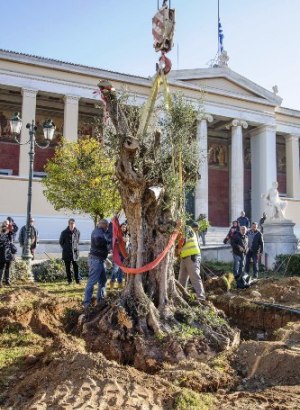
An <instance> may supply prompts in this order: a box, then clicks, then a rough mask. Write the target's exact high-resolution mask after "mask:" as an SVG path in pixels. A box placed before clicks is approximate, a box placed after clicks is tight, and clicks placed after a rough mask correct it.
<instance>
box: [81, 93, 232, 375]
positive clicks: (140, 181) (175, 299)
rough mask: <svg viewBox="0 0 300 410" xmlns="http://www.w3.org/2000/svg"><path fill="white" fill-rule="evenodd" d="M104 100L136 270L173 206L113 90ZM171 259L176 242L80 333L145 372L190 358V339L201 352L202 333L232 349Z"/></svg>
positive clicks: (153, 249) (170, 221)
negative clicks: (143, 159) (115, 139)
mask: <svg viewBox="0 0 300 410" xmlns="http://www.w3.org/2000/svg"><path fill="white" fill-rule="evenodd" d="M100 88H101V87H100ZM106 101H107V108H108V110H109V114H110V118H111V119H112V122H113V124H114V126H115V129H116V133H117V134H118V135H119V136H120V142H119V152H118V153H117V158H118V159H117V163H116V175H117V178H118V181H119V188H120V194H121V198H122V202H123V209H124V212H125V215H126V218H127V222H128V227H129V233H130V242H131V253H130V260H129V265H130V266H131V267H137V268H138V267H141V266H143V265H145V264H147V263H149V262H152V261H153V260H154V259H155V258H156V257H157V256H158V255H159V254H160V253H161V252H162V251H163V250H164V249H165V247H166V246H167V244H168V242H169V239H170V236H171V234H172V233H173V231H174V229H175V228H176V221H175V220H174V210H175V207H174V206H173V207H172V206H171V207H170V208H169V209H166V208H165V207H164V206H163V203H164V201H163V200H164V199H166V196H167V193H166V192H164V189H163V187H162V190H161V192H160V195H156V194H155V193H154V192H153V190H152V189H150V188H151V187H153V186H155V185H156V183H157V181H149V180H147V178H146V177H145V175H144V174H143V172H142V171H140V170H138V169H137V167H136V165H135V159H136V156H138V155H140V156H141V150H140V147H139V141H138V140H137V139H135V138H134V137H132V135H131V133H130V130H129V127H128V124H127V121H126V118H125V115H124V114H123V112H122V110H121V108H120V107H119V106H118V103H117V98H116V96H115V95H114V93H111V94H110V95H107V94H106ZM173 265H174V246H173V247H172V248H171V249H170V251H169V252H168V254H167V255H166V257H165V258H164V259H163V261H162V262H161V263H160V264H159V265H158V266H157V267H156V268H155V269H152V270H151V271H149V272H146V273H144V274H129V275H128V278H127V283H126V288H125V289H124V291H123V293H122V294H121V297H120V299H119V300H118V302H116V303H114V304H112V305H105V306H104V307H103V308H102V309H101V307H100V312H99V313H97V314H96V316H93V315H92V317H91V318H90V319H91V320H89V321H87V322H86V323H85V325H84V328H83V334H84V335H85V339H86V340H87V344H88V346H89V347H90V348H91V349H92V350H101V351H102V352H103V353H104V354H105V355H106V356H107V357H108V358H110V359H114V360H117V361H119V362H122V363H129V364H133V365H134V366H136V367H137V368H139V369H142V370H146V371H155V370H156V369H158V368H159V367H160V366H161V363H162V362H163V361H178V360H181V359H185V358H189V355H190V351H191V350H190V349H187V345H188V344H191V343H192V342H193V345H194V348H193V349H192V352H193V357H195V355H196V356H197V355H198V356H199V357H200V356H201V357H203V349H204V350H205V348H204V347H203V346H204V345H205V344H204V343H202V342H201V340H202V339H203V335H204V338H205V339H206V340H207V345H205V346H206V349H208V347H207V346H210V347H209V350H210V351H212V350H214V351H215V352H217V351H220V350H222V349H224V348H228V346H230V345H231V344H232V343H233V342H234V340H235V337H236V334H235V332H233V331H232V330H231V329H230V328H229V326H228V325H227V324H226V323H225V322H224V323H223V322H222V326H223V329H222V331H220V326H219V325H215V326H214V325H213V324H211V323H209V320H207V319H206V316H207V317H208V314H207V310H209V308H208V307H203V306H202V307H201V306H200V305H199V304H196V306H195V307H191V306H190V300H189V299H190V297H189V295H188V293H187V292H186V291H185V289H183V288H182V287H181V286H180V285H179V284H178V283H176V280H175V275H174V269H173ZM195 312H196V313H195ZM205 312H206V313H205ZM214 314H215V315H216V312H214ZM216 316H217V315H216ZM182 318H183V319H184V320H182ZM182 326H188V329H194V330H190V331H191V333H192V340H188V341H187V340H184V338H183V339H182V338H181V336H182V335H179V333H180V329H182V328H183V327H182ZM195 329H197V331H195ZM176 332H177V333H176ZM193 332H194V333H195V334H194V333H193ZM197 332H198V333H199V335H198V334H197ZM196 334H197V335H196ZM224 334H225V336H224ZM200 335H201V337H200ZM178 336H180V337H178ZM162 339H163V340H164V341H165V342H166V343H165V344H162V343H161V340H162ZM107 341H109V343H108V342H107ZM209 357H211V356H209Z"/></svg>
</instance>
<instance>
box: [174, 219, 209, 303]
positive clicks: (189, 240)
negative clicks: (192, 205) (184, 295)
mask: <svg viewBox="0 0 300 410" xmlns="http://www.w3.org/2000/svg"><path fill="white" fill-rule="evenodd" d="M198 230H199V225H198V224H197V222H193V223H192V226H186V228H185V237H184V238H183V239H184V242H183V246H182V248H181V252H180V257H181V261H180V270H179V276H178V281H179V283H180V284H181V285H182V286H183V287H186V286H187V283H188V280H189V279H190V281H191V283H192V285H193V288H194V290H195V292H196V295H197V298H198V299H199V300H205V292H204V287H203V283H202V279H201V276H200V264H201V253H200V245H199V237H198V235H197V232H198Z"/></svg>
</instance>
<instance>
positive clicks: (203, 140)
mask: <svg viewBox="0 0 300 410" xmlns="http://www.w3.org/2000/svg"><path fill="white" fill-rule="evenodd" d="M212 121H213V117H212V116H211V115H210V114H204V113H201V114H199V116H198V125H197V143H198V148H199V157H200V164H199V170H198V173H199V179H198V181H197V184H196V187H195V218H196V219H198V218H199V215H200V214H205V215H206V217H207V218H208V153H207V122H212Z"/></svg>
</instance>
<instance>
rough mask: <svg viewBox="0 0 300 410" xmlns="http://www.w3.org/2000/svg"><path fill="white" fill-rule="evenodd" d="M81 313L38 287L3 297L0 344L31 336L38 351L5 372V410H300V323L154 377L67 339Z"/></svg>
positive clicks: (1, 375) (0, 375)
mask: <svg viewBox="0 0 300 410" xmlns="http://www.w3.org/2000/svg"><path fill="white" fill-rule="evenodd" d="M277 285H279V283H277ZM258 292H259V290H258ZM247 293H248V291H247ZM249 295H250V292H249ZM219 297H220V295H219ZM235 297H237V295H235ZM249 297H250V296H249ZM239 298H241V297H240V296H239ZM245 299H246V298H243V301H245ZM242 303H244V302H242ZM245 306H246V305H245ZM80 313H81V312H80V306H79V303H78V301H76V300H72V299H70V298H57V297H53V296H51V295H49V294H48V293H46V292H42V291H41V290H39V289H38V288H36V287H34V286H32V287H25V288H22V289H15V290H13V291H10V292H9V293H8V294H6V295H3V296H1V297H0V336H1V335H2V336H3V335H5V334H6V332H8V330H9V331H13V332H14V333H10V334H8V336H12V335H15V336H20V335H21V334H23V333H25V334H27V333H28V334H29V335H30V338H29V339H26V340H25V339H24V343H26V344H30V343H32V344H34V343H38V344H39V350H36V351H33V353H31V354H25V355H24V356H25V357H24V359H23V360H22V361H20V362H18V363H16V362H14V364H13V365H11V366H10V365H6V366H5V367H3V368H2V369H0V390H1V397H0V407H1V408H2V409H4V410H5V409H7V410H8V409H11V410H14V409H16V410H17V409H20V408H22V409H24V410H27V409H28V410H29V409H36V410H41V409H53V410H54V409H55V410H63V409H64V410H66V409H73V408H77V409H101V410H105V409H109V410H117V409H118V410H119V409H124V410H127V409H128V410H130V409H136V410H147V409H151V410H155V409H157V410H171V409H172V410H175V409H176V410H183V409H203V410H215V409H218V410H219V409H225V408H226V409H229V410H230V409H235V410H237V409H238V410H239V409H243V410H244V409H245V408H247V409H249V410H252V409H253V410H254V409H255V410H257V409H268V410H271V409H272V410H274V409H278V410H279V409H280V410H284V409H286V410H295V409H297V408H300V388H299V387H298V386H297V384H298V385H299V384H300V370H299V369H300V349H299V347H300V346H299V341H300V324H299V323H296V322H295V323H289V324H288V325H286V326H285V327H284V328H280V329H279V330H278V331H277V332H276V333H275V334H274V337H273V338H274V339H275V340H273V341H271V342H266V341H259V342H258V341H253V340H249V341H245V342H243V343H242V344H241V345H240V347H239V348H238V349H237V351H236V353H235V354H232V353H222V354H219V355H217V356H215V357H212V358H211V359H210V360H208V361H207V362H206V363H203V362H202V363H201V362H199V361H197V360H195V359H193V360H189V361H186V360H185V361H181V362H180V363H173V364H172V363H164V366H163V368H162V369H160V370H159V371H158V372H156V374H154V375H150V374H148V373H144V372H142V371H139V370H136V369H135V368H133V367H130V366H124V365H121V364H118V363H117V362H116V361H112V360H108V359H107V358H105V357H104V355H103V354H102V353H100V352H98V353H97V352H88V351H87V350H86V346H85V342H84V340H83V339H81V338H79V337H75V336H74V335H70V334H69V333H66V324H67V323H68V326H67V327H68V328H69V329H71V328H72V326H70V321H69V320H66V319H70V318H71V319H72V320H73V319H74V318H75V319H77V318H78V316H79V314H80ZM244 313H245V314H246V311H245V312H244ZM75 319H74V320H73V322H74V323H75V322H76V320H75ZM74 323H73V324H74ZM26 332H27V333H26ZM35 337H36V338H38V339H37V340H38V342H35V339H34V338H35ZM98 337H101V334H100V335H99V336H98ZM5 340H7V339H5ZM17 342H18V343H19V344H20V339H19V340H17ZM107 342H110V341H107ZM24 352H25V351H24Z"/></svg>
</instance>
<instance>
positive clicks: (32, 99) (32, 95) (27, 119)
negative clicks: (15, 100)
mask: <svg viewBox="0 0 300 410" xmlns="http://www.w3.org/2000/svg"><path fill="white" fill-rule="evenodd" d="M21 92H22V121H23V124H22V130H21V139H20V142H21V144H25V143H26V142H27V141H28V140H29V132H28V129H27V128H26V124H28V123H31V122H32V120H34V122H35V112H36V95H37V93H38V91H37V90H32V89H28V88H22V91H21ZM28 151H29V145H20V156H19V176H22V177H26V178H28V172H29V156H28Z"/></svg>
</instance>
